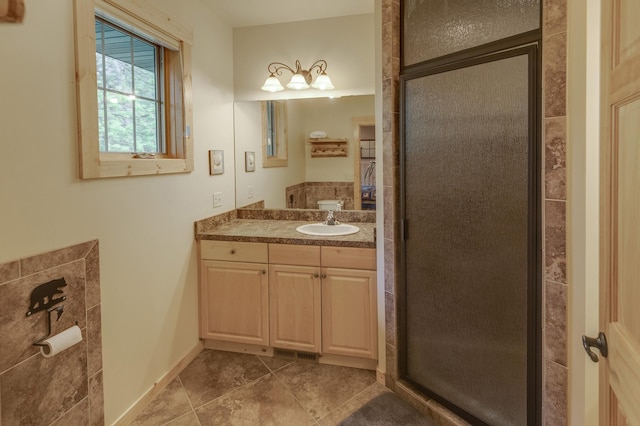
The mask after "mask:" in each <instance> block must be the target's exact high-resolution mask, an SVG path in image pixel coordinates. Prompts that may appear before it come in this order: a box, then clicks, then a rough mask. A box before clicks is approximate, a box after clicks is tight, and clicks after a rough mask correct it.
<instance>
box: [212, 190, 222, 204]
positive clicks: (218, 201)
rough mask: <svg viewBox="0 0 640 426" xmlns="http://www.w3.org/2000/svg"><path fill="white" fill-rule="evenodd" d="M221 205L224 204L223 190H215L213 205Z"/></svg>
mask: <svg viewBox="0 0 640 426" xmlns="http://www.w3.org/2000/svg"><path fill="white" fill-rule="evenodd" d="M221 206H222V192H214V193H213V207H221Z"/></svg>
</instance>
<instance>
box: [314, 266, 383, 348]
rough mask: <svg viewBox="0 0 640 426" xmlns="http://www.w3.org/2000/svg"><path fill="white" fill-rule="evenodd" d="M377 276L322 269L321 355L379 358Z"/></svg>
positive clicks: (336, 269)
mask: <svg viewBox="0 0 640 426" xmlns="http://www.w3.org/2000/svg"><path fill="white" fill-rule="evenodd" d="M376 324H377V323H376V273H375V271H368V270H355V269H340V268H323V270H322V352H323V353H326V354H335V355H346V356H355V357H360V358H372V359H377V353H378V352H377V345H378V338H377V327H376Z"/></svg>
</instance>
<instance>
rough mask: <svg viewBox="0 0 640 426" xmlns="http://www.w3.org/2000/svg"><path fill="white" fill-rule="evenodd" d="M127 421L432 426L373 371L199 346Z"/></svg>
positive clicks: (195, 425) (184, 425) (177, 425)
mask: <svg viewBox="0 0 640 426" xmlns="http://www.w3.org/2000/svg"><path fill="white" fill-rule="evenodd" d="M132 424H133V425H138V426H139V425H145V426H160V425H171V426H205V425H260V426H262V425H284V426H288V425H294V426H304V425H318V426H330V425H342V426H360V425H362V426H364V425H367V426H369V425H377V426H383V425H385V426H386V425H388V426H392V425H407V426H409V425H412V426H413V425H415V426H421V425H426V426H430V425H434V424H435V423H433V422H432V421H431V420H429V419H426V418H424V417H423V416H422V415H421V414H420V413H419V412H418V411H416V410H415V409H414V408H413V407H411V406H410V405H409V404H407V403H406V402H404V401H403V400H401V399H400V398H398V397H397V396H396V395H395V394H393V393H392V392H390V391H389V390H388V389H387V388H385V387H384V386H382V385H380V384H379V383H377V382H376V379H375V375H374V372H373V371H368V370H361V369H356V368H347V367H337V366H332V365H323V364H315V363H309V362H302V361H289V360H284V359H278V358H267V357H259V356H255V355H248V354H236V353H231V352H223V351H215V350H209V349H205V350H204V351H203V352H201V353H200V354H199V355H198V356H197V357H196V359H194V360H193V361H192V362H191V363H190V364H189V365H188V366H187V367H186V368H185V369H184V370H183V371H182V372H181V373H180V375H179V376H178V377H177V378H176V379H175V380H174V381H173V382H171V383H170V384H169V386H167V388H166V389H165V390H164V391H163V392H162V393H161V394H160V395H159V396H158V397H157V398H156V399H155V400H153V401H152V402H151V403H150V404H149V405H148V406H147V407H146V408H145V410H144V411H143V412H142V413H140V415H139V416H138V417H137V418H136V419H135V420H134V421H133V423H132Z"/></svg>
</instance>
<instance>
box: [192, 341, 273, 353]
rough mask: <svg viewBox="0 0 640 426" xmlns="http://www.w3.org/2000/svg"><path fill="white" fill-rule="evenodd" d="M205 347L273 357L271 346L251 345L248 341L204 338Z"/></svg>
mask: <svg viewBox="0 0 640 426" xmlns="http://www.w3.org/2000/svg"><path fill="white" fill-rule="evenodd" d="M204 347H205V349H214V350H217V351H227V352H237V353H241V354H251V355H259V356H266V357H273V348H271V347H268V346H259V345H252V344H250V343H236V342H225V341H222V340H210V339H205V340H204Z"/></svg>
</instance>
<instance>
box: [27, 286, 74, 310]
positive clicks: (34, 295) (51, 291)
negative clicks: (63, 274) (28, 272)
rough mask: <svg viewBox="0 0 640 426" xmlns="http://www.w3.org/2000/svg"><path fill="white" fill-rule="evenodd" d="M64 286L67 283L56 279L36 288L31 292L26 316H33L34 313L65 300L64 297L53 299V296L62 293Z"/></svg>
mask: <svg viewBox="0 0 640 426" xmlns="http://www.w3.org/2000/svg"><path fill="white" fill-rule="evenodd" d="M66 286H67V282H66V281H65V279H64V278H58V279H56V280H51V281H49V282H47V283H44V284H40V285H39V286H38V287H36V288H34V289H33V291H32V292H31V304H30V305H29V311H28V312H27V316H29V315H31V314H35V313H36V312H40V311H43V310H45V309H47V308H49V307H51V306H53V305H55V304H57V303H60V302H62V301H63V300H65V299H66V298H67V297H66V296H62V297H59V298H57V299H54V295H56V294H62V293H64V291H63V290H61V288H62V287H66ZM45 299H46V302H45ZM36 306H37V307H36Z"/></svg>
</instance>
